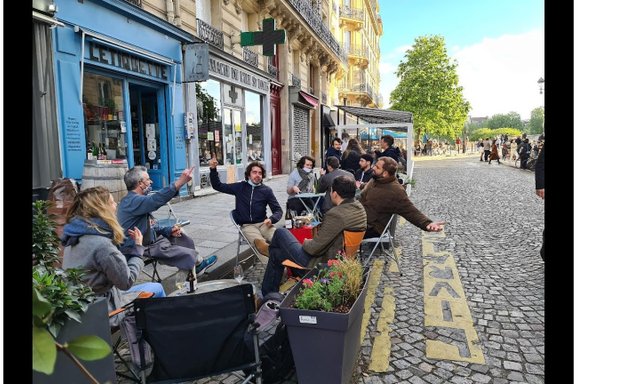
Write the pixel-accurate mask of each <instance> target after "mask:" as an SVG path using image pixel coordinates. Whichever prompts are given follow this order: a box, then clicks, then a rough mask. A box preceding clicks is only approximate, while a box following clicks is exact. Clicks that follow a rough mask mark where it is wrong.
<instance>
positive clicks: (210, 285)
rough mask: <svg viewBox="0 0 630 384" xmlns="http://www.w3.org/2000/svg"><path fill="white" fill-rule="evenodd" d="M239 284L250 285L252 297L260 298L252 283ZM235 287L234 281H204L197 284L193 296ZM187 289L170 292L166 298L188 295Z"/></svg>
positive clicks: (236, 283) (258, 291) (256, 288)
mask: <svg viewBox="0 0 630 384" xmlns="http://www.w3.org/2000/svg"><path fill="white" fill-rule="evenodd" d="M241 284H251V285H252V287H253V288H254V295H256V296H257V297H260V290H259V289H258V287H256V285H255V284H254V283H250V282H247V281H243V282H242V283H241ZM236 285H239V283H238V281H236V280H234V279H220V280H210V281H204V282H201V283H198V284H197V290H196V291H195V292H194V293H193V294H195V295H196V294H198V293H206V292H212V291H218V290H221V289H225V288H229V287H234V286H236ZM188 294H189V293H188V288H187V287H184V288H181V289H177V290H175V291H173V292H171V293H170V294H169V295H168V297H172V296H184V295H188Z"/></svg>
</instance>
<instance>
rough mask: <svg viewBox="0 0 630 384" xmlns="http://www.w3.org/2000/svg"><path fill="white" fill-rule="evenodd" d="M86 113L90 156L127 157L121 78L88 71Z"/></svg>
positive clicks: (84, 100) (87, 144)
mask: <svg viewBox="0 0 630 384" xmlns="http://www.w3.org/2000/svg"><path fill="white" fill-rule="evenodd" d="M83 116H84V122H85V131H86V132H85V137H86V147H87V153H86V157H87V158H88V159H100V160H113V159H126V158H127V143H126V142H125V132H126V127H125V111H124V107H123V90H122V80H120V79H116V78H113V77H109V76H103V75H97V74H95V73H90V72H87V71H86V72H85V75H84V77H83Z"/></svg>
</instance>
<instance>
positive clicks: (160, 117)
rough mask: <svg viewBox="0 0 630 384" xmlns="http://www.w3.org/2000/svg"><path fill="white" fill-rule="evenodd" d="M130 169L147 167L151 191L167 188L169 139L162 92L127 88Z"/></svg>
mask: <svg viewBox="0 0 630 384" xmlns="http://www.w3.org/2000/svg"><path fill="white" fill-rule="evenodd" d="M129 103H130V109H131V137H132V143H133V165H144V166H145V167H147V171H148V173H149V177H150V178H151V180H152V181H153V188H154V189H160V188H163V187H164V186H165V185H168V183H169V178H168V159H169V157H168V145H167V140H168V135H167V134H166V122H165V118H166V115H165V108H164V92H163V90H162V89H160V88H157V87H156V88H153V87H150V86H145V85H139V84H132V83H130V84H129Z"/></svg>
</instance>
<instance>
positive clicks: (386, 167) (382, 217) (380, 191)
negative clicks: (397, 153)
mask: <svg viewBox="0 0 630 384" xmlns="http://www.w3.org/2000/svg"><path fill="white" fill-rule="evenodd" d="M396 166H397V163H396V161H394V159H392V158H391V157H381V158H379V159H378V160H376V163H375V164H374V168H373V169H374V173H373V175H372V180H370V182H369V183H367V185H366V186H365V188H363V191H361V197H360V199H359V201H360V202H361V204H363V207H364V208H365V213H366V214H367V224H368V229H367V231H366V232H365V236H364V238H366V239H367V238H370V237H379V236H380V235H381V233H383V231H384V230H385V226H386V225H387V222H388V221H389V218H390V217H391V215H392V214H394V213H395V214H398V215H400V216H402V217H404V218H405V219H406V220H407V221H408V222H410V223H411V224H413V225H415V226H416V227H418V228H420V229H422V230H424V231H428V232H439V231H441V230H443V229H444V224H445V222H443V221H436V222H434V221H432V220H431V219H429V218H428V217H426V216H425V215H424V214H423V213H422V212H420V211H419V210H418V208H416V207H415V206H414V205H413V203H412V202H411V200H409V197H408V196H407V193H406V192H405V188H404V187H403V186H402V185H400V183H399V182H398V180H396Z"/></svg>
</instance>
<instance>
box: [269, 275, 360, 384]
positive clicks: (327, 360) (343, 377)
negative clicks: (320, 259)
mask: <svg viewBox="0 0 630 384" xmlns="http://www.w3.org/2000/svg"><path fill="white" fill-rule="evenodd" d="M315 273H316V270H313V271H311V272H309V273H308V274H307V275H306V276H305V278H307V277H311V276H313V275H314V274H315ZM368 277H369V273H368V274H367V276H366V277H365V279H364V283H363V289H362V290H361V293H360V294H359V297H358V298H357V300H356V301H355V302H354V304H353V305H352V308H351V309H350V312H348V313H336V312H322V311H311V310H304V309H297V308H291V305H293V303H294V302H295V296H296V295H297V293H298V292H299V290H300V288H301V287H302V282H301V281H300V282H299V283H298V284H296V285H295V286H294V287H293V288H292V289H291V291H290V292H289V294H288V295H287V297H285V299H284V300H283V301H282V303H281V304H280V317H281V318H282V321H283V322H284V323H285V324H286V326H287V330H288V332H289V342H290V344H291V351H292V353H293V359H294V360H295V368H296V371H297V376H298V382H299V383H300V384H311V383H313V384H320V383H326V384H345V383H348V382H349V381H350V379H351V378H352V370H353V368H354V365H355V363H356V359H357V356H358V354H359V349H360V348H361V340H360V339H359V338H360V335H361V320H362V318H363V308H364V306H365V296H366V292H367V289H366V288H367V280H368Z"/></svg>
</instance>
